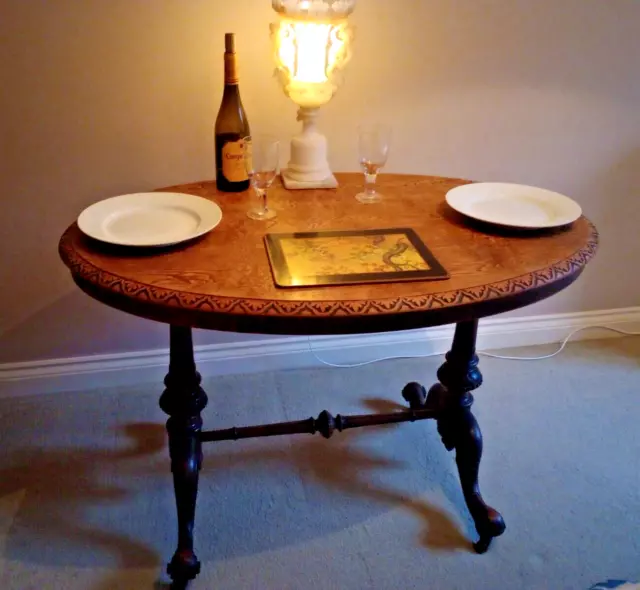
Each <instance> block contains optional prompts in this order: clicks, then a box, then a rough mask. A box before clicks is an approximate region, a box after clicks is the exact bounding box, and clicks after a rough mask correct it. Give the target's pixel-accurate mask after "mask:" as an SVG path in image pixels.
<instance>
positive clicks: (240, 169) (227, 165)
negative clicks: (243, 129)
mask: <svg viewBox="0 0 640 590" xmlns="http://www.w3.org/2000/svg"><path fill="white" fill-rule="evenodd" d="M222 174H223V175H224V177H225V178H226V179H227V180H228V181H229V182H244V181H245V180H248V179H249V175H248V174H247V168H246V164H245V158H244V141H243V140H242V139H241V140H239V141H228V142H227V143H225V144H224V146H223V148H222Z"/></svg>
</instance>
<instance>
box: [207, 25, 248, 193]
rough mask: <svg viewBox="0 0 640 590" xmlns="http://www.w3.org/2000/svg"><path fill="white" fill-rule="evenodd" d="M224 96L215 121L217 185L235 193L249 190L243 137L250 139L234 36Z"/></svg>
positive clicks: (228, 40)
mask: <svg viewBox="0 0 640 590" xmlns="http://www.w3.org/2000/svg"><path fill="white" fill-rule="evenodd" d="M224 44H225V52H224V94H223V95H222V104H221V105H220V110H219V111H218V118H217V119H216V127H215V136H216V140H215V143H216V185H217V187H218V190H221V191H224V192H230V193H235V192H239V191H243V190H246V189H248V188H249V176H248V174H247V169H246V166H245V161H244V138H245V137H249V135H250V134H251V131H250V130H249V122H248V120H247V113H246V112H245V110H244V107H243V106H242V100H240V90H239V88H238V65H237V61H236V48H235V36H234V34H233V33H227V34H226V35H225V37H224Z"/></svg>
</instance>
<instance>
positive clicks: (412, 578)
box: [0, 338, 640, 590]
mask: <svg viewBox="0 0 640 590" xmlns="http://www.w3.org/2000/svg"><path fill="white" fill-rule="evenodd" d="M545 350H546V349H545V348H542V349H540V348H536V349H528V350H522V351H517V352H521V353H525V354H527V353H533V354H536V353H541V352H544V351H545ZM333 360H339V359H333ZM441 361H442V359H441V358H433V359H428V360H406V361H390V362H385V363H380V364H376V365H372V366H368V367H363V368H358V369H328V368H327V369H317V370H297V371H291V372H274V373H263V374H257V375H246V376H232V377H223V378H216V379H210V380H207V381H206V382H205V387H206V389H207V391H208V393H209V395H210V403H209V407H208V408H207V410H206V411H205V424H206V426H207V427H209V428H215V427H227V426H234V425H243V424H252V423H256V422H271V421H279V420H284V419H298V418H306V417H309V416H316V415H317V414H318V413H319V412H320V411H321V410H323V409H328V410H329V411H331V412H332V413H334V414H335V413H339V412H342V413H362V412H363V411H365V412H366V411H371V410H373V411H386V410H388V409H394V408H396V407H398V404H399V403H401V402H402V399H401V397H400V391H401V389H402V387H403V386H404V384H405V383H406V382H408V381H412V380H419V381H422V382H423V383H425V384H431V383H432V382H433V380H434V374H435V370H436V368H437V367H438V365H439V364H440V363H441ZM481 368H482V371H483V373H484V376H485V385H484V386H483V387H482V388H481V389H480V390H478V392H477V393H476V405H475V410H476V415H477V417H478V419H479V421H480V424H481V426H482V429H483V432H484V438H485V452H484V458H483V463H482V468H481V488H482V491H483V494H484V496H485V499H486V500H487V501H488V502H489V503H490V504H492V505H493V506H494V507H495V508H497V509H498V510H500V511H501V512H502V514H503V516H504V518H505V520H506V522H507V531H506V533H505V535H504V536H503V537H501V538H499V539H497V541H496V542H495V543H494V545H493V546H492V548H491V550H490V551H489V553H488V554H486V555H483V556H478V555H475V554H474V553H473V552H472V551H471V548H470V542H469V539H470V538H471V537H473V536H474V535H475V532H474V530H473V526H472V522H471V521H470V519H469V516H468V514H467V510H466V507H465V505H464V502H463V499H462V495H461V492H460V488H459V484H458V479H457V472H456V470H455V464H454V461H453V456H452V455H451V454H449V453H447V452H446V451H445V449H444V447H443V446H442V444H441V443H440V440H439V438H438V436H437V433H436V429H435V424H433V423H432V422H422V423H416V424H405V425H401V426H388V427H381V428H375V429H368V430H361V431H352V432H349V433H345V434H341V435H340V434H338V435H336V436H335V437H334V438H333V439H331V440H330V441H325V440H324V439H322V438H320V437H318V436H317V437H311V436H308V435H299V436H295V437H284V438H278V439H263V440H252V441H242V442H223V443H210V444H208V445H207V446H206V447H205V465H204V471H203V474H202V481H201V493H200V497H199V505H198V515H197V525H196V537H197V548H198V553H199V556H200V558H201V560H202V566H203V567H202V574H201V575H200V577H199V578H198V580H197V582H196V583H195V584H194V585H193V588H194V589H195V590H197V589H207V590H212V589H216V590H227V589H233V590H236V589H255V590H284V589H291V590H298V589H306V588H311V589H314V588H323V589H333V588H335V589H340V590H359V589H379V590H383V589H384V590H386V589H389V590H392V589H393V590H395V589H398V590H403V589H411V588H420V589H430V588H432V589H446V590H454V589H465V590H469V589H474V590H475V589H477V590H483V589H531V590H533V589H545V590H546V589H553V590H555V589H568V590H573V589H575V590H586V589H587V588H589V587H590V586H592V585H594V584H595V583H597V582H601V581H604V580H607V579H609V578H618V579H629V580H640V452H639V451H640V434H639V432H640V403H639V401H640V339H639V338H625V339H615V340H603V341H590V342H582V343H576V344H571V345H570V346H569V347H568V348H567V349H566V351H565V352H564V353H562V354H561V355H560V356H559V357H556V358H554V359H551V360H547V361H541V362H513V361H502V360H493V359H482V361H481ZM160 389H161V388H160V386H158V387H152V386H148V385H145V386H140V387H138V388H129V389H111V390H99V389H96V390H94V391H86V392H69V393H64V394H55V395H48V396H34V397H29V398H22V399H17V400H1V401H0V448H1V449H2V454H1V456H0V588H2V589H3V590H4V589H12V590H13V589H15V590H18V589H20V590H23V589H25V590H26V589H34V590H36V589H37V590H41V589H54V588H55V589H61V590H62V589H64V590H80V589H82V590H85V589H89V590H112V589H119V590H128V589H131V590H141V589H152V588H163V587H166V586H164V584H163V583H162V581H163V580H164V581H166V577H165V576H164V574H163V569H164V565H163V564H164V562H165V560H166V559H167V558H169V557H170V555H171V553H172V550H173V548H174V542H175V534H174V526H175V525H174V518H175V517H174V506H173V492H172V486H171V480H170V476H169V473H168V464H167V456H166V455H167V449H166V444H165V434H164V429H163V424H164V420H165V416H164V415H163V414H162V412H161V411H160V410H159V408H158V406H157V398H158V393H159V391H160Z"/></svg>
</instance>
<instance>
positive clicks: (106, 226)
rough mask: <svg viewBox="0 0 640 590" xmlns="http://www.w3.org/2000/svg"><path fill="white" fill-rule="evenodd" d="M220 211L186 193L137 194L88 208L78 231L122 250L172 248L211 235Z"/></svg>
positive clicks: (205, 201) (101, 202)
mask: <svg viewBox="0 0 640 590" xmlns="http://www.w3.org/2000/svg"><path fill="white" fill-rule="evenodd" d="M221 219H222V211H221V210H220V207H218V205H216V204H215V203H212V202H211V201H208V200H207V199H203V198H202V197H196V196H194V195H187V194H183V193H162V192H158V193H133V194H130V195H120V196H118V197H111V198H110V199H105V200H104V201H99V202H98V203H94V204H93V205H91V206H90V207H87V208H86V209H85V210H84V211H83V212H82V213H81V214H80V216H79V217H78V227H79V228H80V229H81V230H82V231H83V232H84V233H85V234H87V235H88V236H90V237H92V238H95V239H96V240H100V241H102V242H108V243H109V244H118V245H119V246H171V245H173V244H179V243H180V242H185V241H187V240H191V239H193V238H197V237H198V236H201V235H203V234H206V233H207V232H208V231H211V230H212V229H213V228H214V227H215V226H216V225H218V224H219V223H220V220H221Z"/></svg>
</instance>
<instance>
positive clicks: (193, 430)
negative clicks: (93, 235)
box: [160, 326, 207, 589]
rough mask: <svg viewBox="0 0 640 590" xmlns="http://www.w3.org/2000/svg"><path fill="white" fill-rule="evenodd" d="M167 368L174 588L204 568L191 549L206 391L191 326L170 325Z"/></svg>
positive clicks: (164, 398) (165, 404)
mask: <svg viewBox="0 0 640 590" xmlns="http://www.w3.org/2000/svg"><path fill="white" fill-rule="evenodd" d="M170 342H171V350H170V362H169V373H168V374H167V376H166V378H165V380H164V383H165V386H166V389H165V390H164V392H163V394H162V396H161V398H160V407H161V408H162V409H163V411H164V412H166V413H167V414H169V416H170V418H169V420H168V421H167V432H168V434H169V454H170V456H171V472H172V473H173V486H174V489H175V495H176V507H177V512H178V548H177V549H176V552H175V554H174V556H173V559H172V560H171V562H170V563H169V565H168V566H167V573H168V574H169V575H170V576H171V579H172V580H173V582H174V585H173V586H172V587H173V588H176V589H178V588H186V586H187V584H188V583H189V581H190V580H193V579H194V578H195V577H196V576H197V575H198V574H199V573H200V562H199V561H198V558H197V557H196V554H195V553H194V550H193V526H194V519H195V511H196V497H197V494H198V475H199V472H200V468H201V466H202V445H201V442H200V436H199V435H200V431H201V430H202V418H201V417H200V412H201V411H202V410H203V409H204V407H205V406H206V405H207V395H206V394H205V392H204V391H203V389H202V388H201V387H200V381H201V378H200V374H199V373H198V372H197V371H196V365H195V360H194V357H193V342H192V338H191V328H185V327H182V326H171V335H170Z"/></svg>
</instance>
